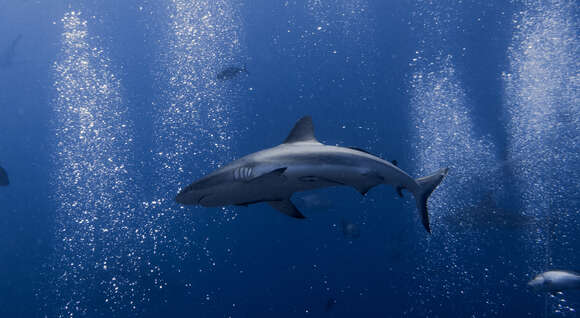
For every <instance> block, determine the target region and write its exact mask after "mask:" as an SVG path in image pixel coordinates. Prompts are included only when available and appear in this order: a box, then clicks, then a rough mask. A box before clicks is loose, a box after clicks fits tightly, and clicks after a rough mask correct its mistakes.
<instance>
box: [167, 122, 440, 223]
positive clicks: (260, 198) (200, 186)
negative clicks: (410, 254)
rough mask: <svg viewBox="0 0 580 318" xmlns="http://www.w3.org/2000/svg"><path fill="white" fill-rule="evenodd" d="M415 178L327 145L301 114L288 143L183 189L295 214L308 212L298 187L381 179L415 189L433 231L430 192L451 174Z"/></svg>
mask: <svg viewBox="0 0 580 318" xmlns="http://www.w3.org/2000/svg"><path fill="white" fill-rule="evenodd" d="M447 170H448V169H447V168H445V169H441V170H439V171H437V172H436V173H435V174H433V175H431V176H428V177H424V178H420V179H417V180H415V179H413V178H411V177H410V176H409V175H408V174H407V173H405V172H404V171H403V170H401V169H399V168H398V167H396V166H395V165H393V164H392V163H390V162H388V161H385V160H383V159H381V158H378V157H376V156H374V155H371V154H369V153H367V152H364V151H361V150H359V149H353V148H344V147H336V146H327V145H324V144H321V143H320V142H318V141H317V140H316V139H315V137H314V127H313V125H312V120H311V118H310V117H304V118H302V119H300V120H299V121H298V122H297V123H296V125H295V126H294V128H293V129H292V131H291V132H290V135H289V136H288V137H287V138H286V140H285V141H284V143H283V144H281V145H279V146H276V147H273V148H269V149H265V150H262V151H258V152H256V153H253V154H250V155H247V156H245V157H243V158H241V159H238V160H236V161H234V162H232V163H230V164H228V165H226V166H224V167H222V168H220V169H218V170H217V171H214V172H212V173H210V174H209V175H207V176H205V177H203V178H201V179H200V180H198V181H196V182H194V183H192V184H191V185H189V186H188V187H186V188H185V189H183V190H182V191H181V192H180V193H179V194H178V195H177V197H176V201H177V202H179V203H182V204H193V205H195V204H199V205H202V206H208V207H209V206H226V205H245V206H246V205H249V204H253V203H259V202H267V203H269V204H270V205H271V206H272V207H273V208H275V209H277V210H279V211H281V212H283V213H285V214H287V215H290V216H292V217H295V218H304V216H303V215H302V213H300V212H299V211H298V210H297V209H296V207H295V206H294V204H292V202H291V201H290V197H291V196H292V194H293V193H295V192H299V191H307V190H312V189H317V188H324V187H331V186H351V187H354V188H355V189H357V190H358V191H359V192H360V193H362V194H363V195H364V194H366V192H367V191H368V190H369V189H371V188H372V187H374V186H376V185H379V184H390V185H392V186H394V187H395V188H396V189H397V192H398V193H399V195H401V190H402V189H406V190H408V191H410V192H411V193H413V194H414V196H415V198H416V200H417V207H418V208H419V212H420V215H421V220H422V223H423V225H424V227H425V229H426V230H427V231H430V228H429V217H428V214H427V198H428V197H429V195H430V194H431V192H432V191H433V190H434V189H435V187H436V186H437V185H439V183H440V182H441V181H442V180H443V178H444V177H445V175H446V174H447Z"/></svg>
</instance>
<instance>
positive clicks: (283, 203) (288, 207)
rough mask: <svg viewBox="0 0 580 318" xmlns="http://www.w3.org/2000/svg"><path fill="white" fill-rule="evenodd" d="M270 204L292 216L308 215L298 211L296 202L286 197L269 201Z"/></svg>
mask: <svg viewBox="0 0 580 318" xmlns="http://www.w3.org/2000/svg"><path fill="white" fill-rule="evenodd" d="M268 204H269V205H270V206H271V207H273V208H274V209H276V210H278V211H280V212H282V213H284V214H286V215H288V216H291V217H293V218H296V219H305V218H306V217H305V216H304V215H303V214H302V213H300V211H298V209H297V208H296V206H295V205H294V203H292V202H291V201H290V199H284V200H279V201H268Z"/></svg>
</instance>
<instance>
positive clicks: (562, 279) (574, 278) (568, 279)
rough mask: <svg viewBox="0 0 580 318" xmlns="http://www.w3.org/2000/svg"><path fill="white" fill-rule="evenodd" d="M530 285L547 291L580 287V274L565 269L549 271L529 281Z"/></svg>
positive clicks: (538, 289)
mask: <svg viewBox="0 0 580 318" xmlns="http://www.w3.org/2000/svg"><path fill="white" fill-rule="evenodd" d="M528 286H530V287H532V288H534V289H535V290H537V291H547V292H559V291H563V290H569V289H580V275H578V274H576V273H574V272H569V271H563V270H557V271H547V272H544V273H541V274H539V275H537V276H536V277H534V279H532V280H531V281H529V282H528Z"/></svg>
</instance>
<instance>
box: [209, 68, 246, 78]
mask: <svg viewBox="0 0 580 318" xmlns="http://www.w3.org/2000/svg"><path fill="white" fill-rule="evenodd" d="M242 73H246V74H250V73H248V69H247V68H246V66H243V67H239V66H230V67H227V68H225V69H223V70H222V71H221V72H219V73H218V74H217V79H218V80H220V81H225V80H230V79H233V78H235V77H237V76H238V75H240V74H242Z"/></svg>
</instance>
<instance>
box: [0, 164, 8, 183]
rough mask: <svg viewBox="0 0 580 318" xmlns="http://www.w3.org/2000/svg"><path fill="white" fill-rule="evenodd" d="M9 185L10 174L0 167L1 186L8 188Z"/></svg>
mask: <svg viewBox="0 0 580 318" xmlns="http://www.w3.org/2000/svg"><path fill="white" fill-rule="evenodd" d="M9 184H10V181H8V174H7V173H6V170H4V169H3V168H2V167H0V186H7V185H9Z"/></svg>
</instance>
